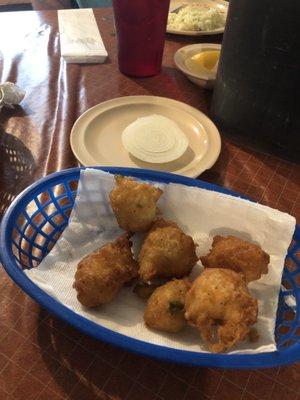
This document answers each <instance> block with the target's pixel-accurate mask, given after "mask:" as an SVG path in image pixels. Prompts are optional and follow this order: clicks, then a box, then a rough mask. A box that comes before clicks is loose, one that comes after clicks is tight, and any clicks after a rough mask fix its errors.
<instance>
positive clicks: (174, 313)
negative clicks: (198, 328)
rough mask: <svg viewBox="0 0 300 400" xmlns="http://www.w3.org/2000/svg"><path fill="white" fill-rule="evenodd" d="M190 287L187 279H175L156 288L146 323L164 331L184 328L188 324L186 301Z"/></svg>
mask: <svg viewBox="0 0 300 400" xmlns="http://www.w3.org/2000/svg"><path fill="white" fill-rule="evenodd" d="M189 288H190V282H189V281H188V280H187V279H175V280H173V281H170V282H168V283H166V284H165V285H163V286H160V287H159V288H157V289H155V290H154V292H153V294H152V295H151V297H150V298H149V300H148V304H147V307H146V310H145V313H144V321H145V324H146V325H147V326H148V327H149V328H151V329H155V330H158V331H163V332H170V333H176V332H179V331H180V330H182V329H183V328H184V327H185V325H186V320H185V318H184V302H185V297H186V294H187V292H188V290H189Z"/></svg>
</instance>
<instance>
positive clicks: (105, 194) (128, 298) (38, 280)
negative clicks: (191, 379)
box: [26, 169, 295, 354]
mask: <svg viewBox="0 0 300 400" xmlns="http://www.w3.org/2000/svg"><path fill="white" fill-rule="evenodd" d="M114 184H115V183H114V176H113V175H112V174H109V173H107V172H104V171H101V170H94V169H86V170H82V171H81V175H80V181H79V186H78V191H77V196H76V199H75V205H74V208H73V210H72V213H71V216H70V220H69V224H68V226H67V228H66V229H65V230H64V232H63V234H62V236H61V237H60V239H59V240H58V241H57V242H56V244H55V246H54V247H53V249H52V250H51V252H50V253H49V254H48V255H47V256H46V257H45V258H44V259H43V261H42V262H41V263H40V265H39V266H38V267H37V268H34V269H31V270H27V271H26V274H27V276H28V277H29V278H30V279H31V280H32V281H33V282H34V283H35V284H36V285H37V286H39V287H40V288H41V289H42V290H44V291H45V292H47V293H48V294H49V295H50V296H52V297H54V298H56V299H57V300H58V301H59V302H61V303H62V304H64V305H65V306H66V307H68V308H70V309H71V310H73V311H75V312H76V313H77V314H79V315H82V316H83V317H85V318H87V319H89V320H91V321H93V322H95V323H97V324H99V325H101V326H103V327H105V328H108V329H111V330H113V331H115V332H119V333H121V334H122V335H126V336H128V337H131V338H135V339H138V340H142V341H145V342H149V343H153V344H157V345H161V346H166V347H170V348H174V349H180V350H187V351H193V352H207V350H206V348H205V345H204V344H203V342H202V341H201V338H200V336H199V334H198V332H197V330H196V329H195V328H192V327H187V328H185V329H184V331H182V332H180V333H178V334H164V333H159V332H155V331H151V330H150V329H148V328H147V327H146V326H145V325H144V323H143V311H144V309H145V304H146V303H145V300H142V299H139V298H138V297H137V296H136V295H135V294H134V293H133V292H132V287H126V286H125V287H123V288H122V289H121V291H120V292H119V294H118V296H117V297H116V298H115V299H114V300H113V302H112V303H110V304H107V305H105V306H101V307H99V308H97V309H87V308H84V307H83V306H82V305H81V304H80V303H79V302H78V301H77V298H76V291H75V289H73V287H72V285H73V282H74V275H75V272H76V267H77V264H78V262H79V261H80V260H81V259H82V258H83V257H84V256H86V255H87V254H89V253H90V252H91V251H93V250H95V249H96V248H98V247H100V246H102V245H104V244H105V243H107V242H109V241H113V240H114V239H116V237H117V236H119V235H120V234H122V233H123V231H122V230H121V229H120V228H119V227H118V224H117V221H116V218H115V216H114V214H113V212H112V210H111V207H110V204H109V192H110V191H111V190H112V189H113V187H114ZM155 184H156V185H157V186H159V187H161V188H162V189H163V191H164V193H163V196H162V197H161V199H160V200H159V202H158V206H159V209H160V210H161V212H162V213H163V215H164V217H165V218H167V219H171V220H174V221H176V222H177V223H178V224H179V226H180V227H181V228H182V229H183V230H184V232H186V233H187V234H189V235H191V236H192V237H193V238H194V240H195V242H196V243H197V244H198V245H199V246H198V250H197V251H198V254H199V255H204V254H206V252H207V250H208V249H209V248H210V246H211V243H212V238H213V236H215V235H217V234H221V235H235V236H237V237H240V238H242V239H245V240H249V241H252V242H254V243H258V244H259V245H260V246H261V247H262V248H263V249H264V250H265V251H266V252H267V253H268V254H270V258H271V261H270V265H269V273H268V274H267V275H263V276H262V278H261V279H260V280H259V281H256V282H251V283H250V284H249V288H250V291H251V293H252V295H253V296H254V297H256V298H257V300H258V306H259V316H258V322H257V324H256V325H255V327H256V328H257V330H258V332H259V340H258V341H257V342H255V343H250V342H249V341H245V342H243V343H241V344H240V345H239V346H237V347H235V348H234V350H233V351H231V353H240V354H242V353H243V354H246V353H247V354H253V353H262V352H269V351H274V350H275V349H276V344H275V338H274V328H275V322H276V310H277V304H278V294H279V290H280V283H281V276H282V271H283V267H284V259H285V256H286V253H287V249H288V246H289V244H290V242H291V239H292V235H293V232H294V228H295V219H294V217H292V216H290V215H289V214H286V213H283V212H280V211H277V210H274V209H271V208H269V207H266V206H263V205H260V204H257V203H253V202H250V201H248V200H244V199H241V198H237V197H233V196H230V195H226V194H222V193H218V192H214V191H209V190H206V189H201V188H196V187H187V186H184V185H179V184H173V183H169V184H161V183H155ZM136 236H137V235H136ZM133 240H134V242H135V245H134V249H135V252H136V251H137V249H138V246H139V242H140V238H139V237H134V238H133ZM201 268H202V267H201V264H200V263H199V264H197V265H196V266H195V267H194V269H193V271H192V274H191V277H193V278H194V277H195V276H197V274H199V271H201Z"/></svg>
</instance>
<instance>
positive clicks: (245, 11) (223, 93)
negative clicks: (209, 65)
mask: <svg viewBox="0 0 300 400" xmlns="http://www.w3.org/2000/svg"><path fill="white" fill-rule="evenodd" d="M299 19H300V2H299V1H297V0H290V1H280V0H232V1H231V2H230V6H229V12H228V19H227V25H226V29H225V33H224V39H223V45H222V51H221V58H220V62H219V70H218V75H217V81H216V84H215V91H214V96H213V100H212V105H211V113H212V116H213V118H214V119H215V121H216V123H217V124H218V125H219V127H221V128H222V130H223V131H224V132H225V133H229V134H232V132H235V133H236V134H237V137H240V140H243V141H244V142H245V143H247V142H248V143H249V144H254V145H255V146H257V145H258V146H259V147H261V148H262V149H267V150H268V151H270V150H271V151H273V152H276V153H279V154H280V155H282V156H285V157H287V158H290V159H293V160H295V161H299V158H300V157H299V152H300V135H299V131H300V113H299V107H300V99H299V93H300V52H299V42H300V29H299Z"/></svg>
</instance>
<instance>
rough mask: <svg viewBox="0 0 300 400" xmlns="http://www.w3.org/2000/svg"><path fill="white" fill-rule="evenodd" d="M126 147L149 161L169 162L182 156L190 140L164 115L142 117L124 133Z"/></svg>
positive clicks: (123, 140) (123, 138) (135, 154)
mask: <svg viewBox="0 0 300 400" xmlns="http://www.w3.org/2000/svg"><path fill="white" fill-rule="evenodd" d="M122 143H123V146H124V147H125V149H126V150H127V151H128V152H129V153H131V154H132V155H133V156H134V157H136V158H138V159H140V160H142V161H146V162H149V163H167V162H171V161H174V160H176V159H177V158H179V157H181V156H182V154H183V153H184V152H185V151H186V149H187V148H188V145H189V142H188V139H187V137H186V136H185V134H184V133H183V132H182V130H181V129H180V128H179V126H178V125H177V124H176V123H175V122H174V121H172V120H171V119H169V118H167V117H164V116H162V115H156V114H154V115H149V116H147V117H141V118H138V119H137V120H135V121H134V122H132V123H131V124H130V125H128V126H127V127H126V128H125V129H124V131H123V133H122Z"/></svg>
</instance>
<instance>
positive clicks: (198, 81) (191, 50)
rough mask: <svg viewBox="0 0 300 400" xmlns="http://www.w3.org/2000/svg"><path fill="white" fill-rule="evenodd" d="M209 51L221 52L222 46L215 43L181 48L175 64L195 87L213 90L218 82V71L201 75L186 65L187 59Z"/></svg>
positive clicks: (175, 57) (176, 55)
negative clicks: (216, 81)
mask: <svg viewBox="0 0 300 400" xmlns="http://www.w3.org/2000/svg"><path fill="white" fill-rule="evenodd" d="M207 50H220V51H221V45H220V44H215V43H197V44H191V45H189V46H184V47H181V48H180V49H179V50H177V51H176V53H175V55H174V62H175V65H176V67H177V68H178V69H179V70H180V71H181V72H182V73H183V74H184V75H185V76H186V77H187V78H188V79H189V80H190V81H191V82H193V83H195V85H198V86H201V87H204V88H207V89H212V88H213V86H214V83H215V80H216V75H217V71H215V72H214V73H213V72H210V71H208V72H207V73H205V72H203V73H201V74H196V73H195V72H192V71H191V70H190V69H189V68H188V66H187V65H186V59H187V58H189V57H192V56H194V55H195V54H198V53H201V52H203V51H207Z"/></svg>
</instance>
